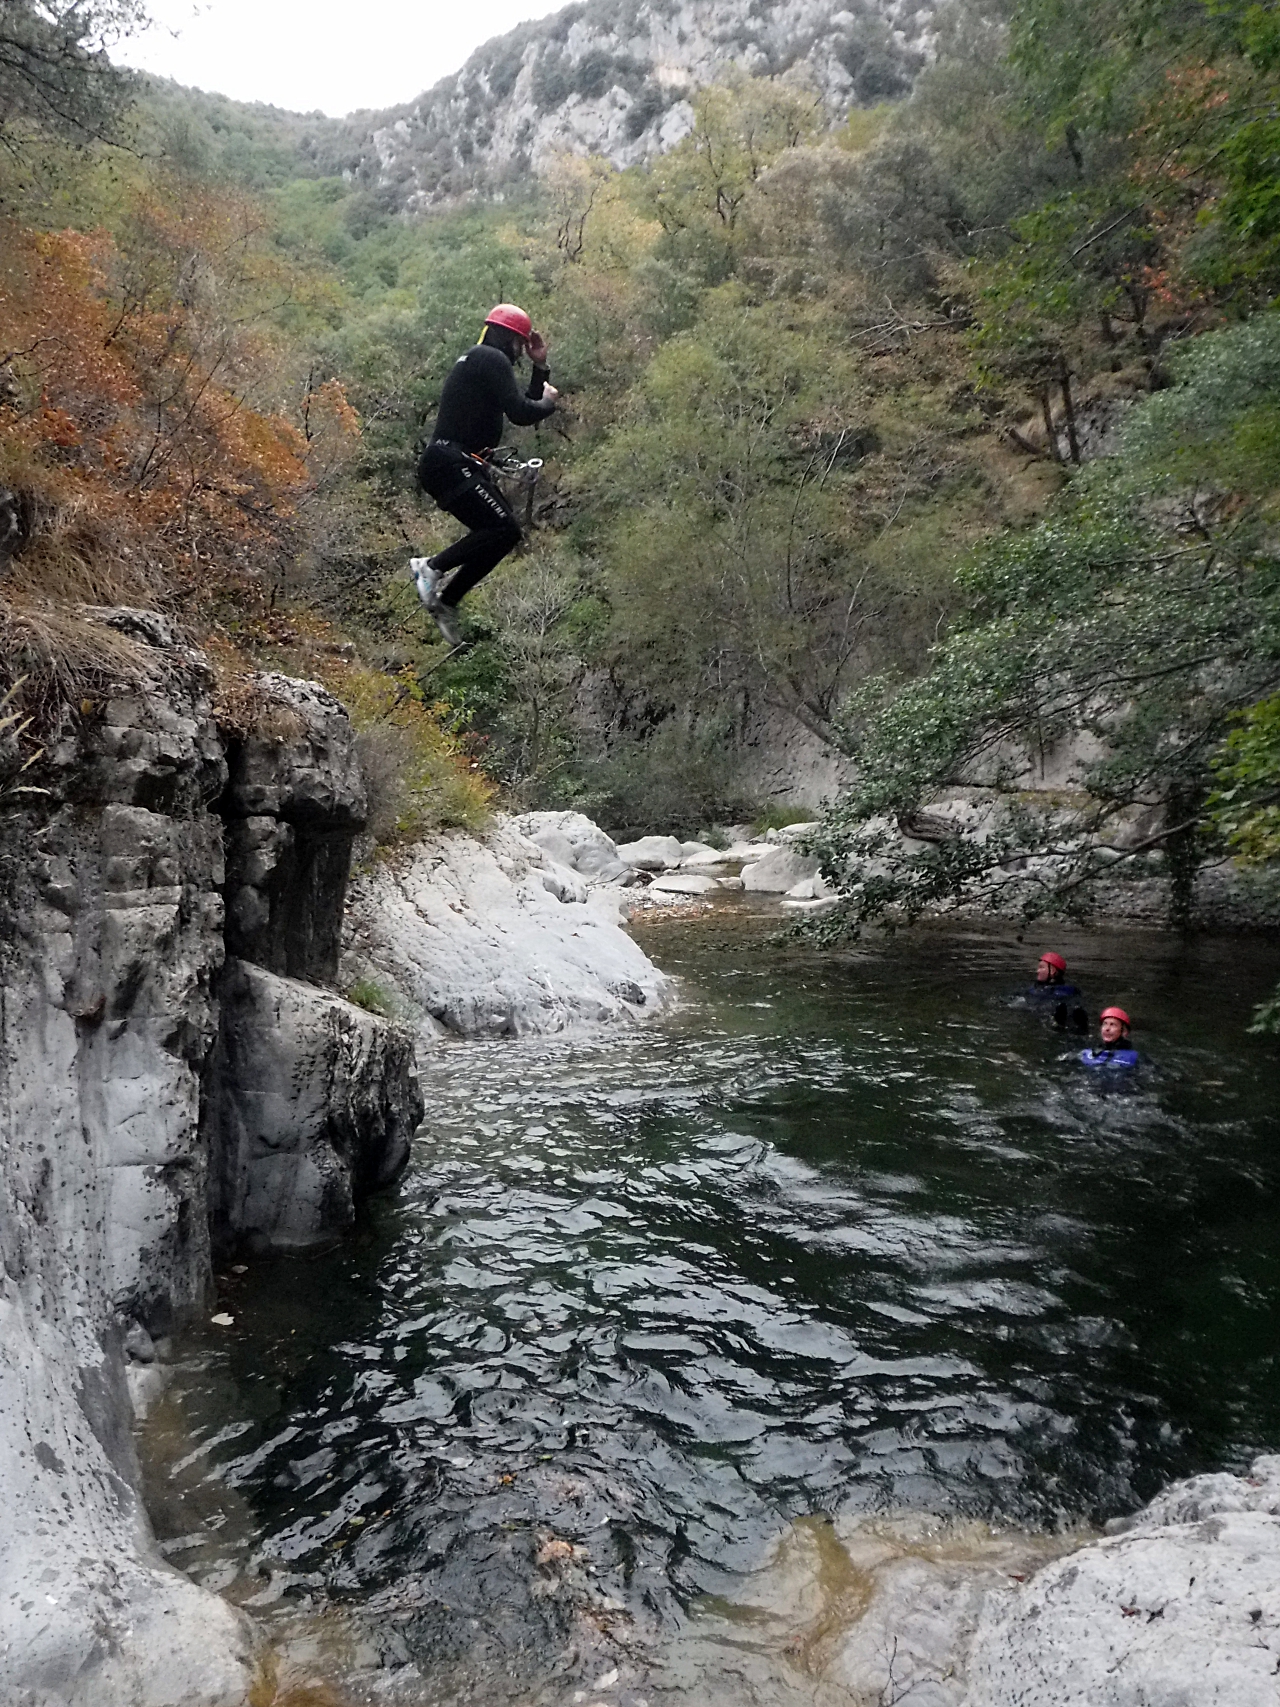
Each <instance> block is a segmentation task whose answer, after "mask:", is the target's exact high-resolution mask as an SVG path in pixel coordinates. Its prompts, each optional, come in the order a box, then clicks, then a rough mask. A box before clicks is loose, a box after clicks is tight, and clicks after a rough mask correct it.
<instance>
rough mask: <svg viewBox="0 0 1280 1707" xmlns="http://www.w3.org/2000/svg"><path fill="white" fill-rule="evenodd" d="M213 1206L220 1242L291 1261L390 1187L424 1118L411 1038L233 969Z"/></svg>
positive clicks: (214, 1123) (210, 1096)
mask: <svg viewBox="0 0 1280 1707" xmlns="http://www.w3.org/2000/svg"><path fill="white" fill-rule="evenodd" d="M206 1078H207V1090H206V1095H205V1099H204V1110H203V1129H204V1134H205V1138H206V1142H207V1144H208V1147H209V1154H210V1158H211V1167H212V1174H213V1178H212V1180H211V1187H210V1207H211V1210H212V1213H213V1218H214V1222H215V1225H216V1226H217V1227H218V1228H219V1230H220V1232H221V1236H222V1238H223V1239H224V1240H225V1241H226V1242H227V1243H233V1242H235V1241H236V1240H237V1239H238V1238H244V1239H246V1240H248V1241H249V1242H250V1243H252V1244H259V1243H261V1244H269V1245H271V1246H272V1247H274V1248H276V1249H283V1250H296V1249H299V1248H303V1247H305V1246H307V1245H312V1244H315V1243H317V1242H318V1241H321V1240H325V1239H329V1238H332V1237H333V1235H334V1234H335V1233H340V1232H343V1231H345V1230H346V1229H347V1228H348V1227H350V1225H351V1224H352V1222H353V1221H354V1220H355V1206H356V1203H357V1202H358V1201H359V1199H360V1198H361V1197H365V1196H368V1195H369V1193H370V1192H373V1191H376V1190H379V1189H380V1188H381V1187H383V1186H386V1185H389V1184H391V1182H392V1181H393V1180H394V1179H396V1177H397V1176H398V1175H399V1174H400V1172H401V1171H402V1169H403V1168H404V1165H405V1163H406V1162H407V1161H408V1159H409V1146H410V1142H411V1140H412V1138H413V1134H414V1132H415V1131H416V1130H417V1127H418V1126H419V1124H420V1123H421V1120H422V1114H423V1101H422V1092H421V1090H420V1089H419V1087H418V1080H417V1075H416V1072H415V1070H414V1039H413V1034H412V1032H411V1031H409V1030H408V1029H407V1028H406V1027H404V1026H399V1025H394V1024H391V1023H390V1022H388V1021H387V1020H385V1019H380V1018H378V1017H376V1016H375V1015H373V1014H370V1013H366V1012H365V1011H364V1010H363V1009H362V1008H358V1007H355V1006H353V1005H352V1004H351V1003H350V1002H346V1001H343V1000H342V999H341V997H339V996H335V995H332V994H331V993H329V992H327V991H324V990H318V989H315V988H314V987H313V986H311V985H309V984H302V983H299V982H298V981H297V980H295V979H292V978H280V977H278V976H276V974H274V973H271V972H267V971H264V970H263V969H262V968H261V967H258V966H251V965H248V964H247V963H245V962H244V961H234V960H233V961H231V962H229V963H228V966H227V970H226V973H225V975H224V977H223V981H222V1025H221V1028H220V1030H219V1033H218V1041H217V1046H216V1048H215V1050H214V1052H213V1055H212V1057H211V1059H210V1062H209V1070H208V1073H207V1075H206Z"/></svg>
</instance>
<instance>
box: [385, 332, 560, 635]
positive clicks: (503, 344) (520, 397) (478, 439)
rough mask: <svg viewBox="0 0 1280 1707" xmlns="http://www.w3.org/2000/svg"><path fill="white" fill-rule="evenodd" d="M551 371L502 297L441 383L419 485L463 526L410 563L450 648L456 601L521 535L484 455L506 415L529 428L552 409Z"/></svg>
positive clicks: (538, 337) (534, 336) (538, 342)
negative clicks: (526, 365)
mask: <svg viewBox="0 0 1280 1707" xmlns="http://www.w3.org/2000/svg"><path fill="white" fill-rule="evenodd" d="M526 354H527V355H528V357H529V359H530V361H531V362H532V364H533V373H532V376H531V377H530V380H529V384H528V386H527V388H526V389H525V390H524V391H521V389H520V383H519V381H518V380H517V378H516V363H517V362H518V361H519V360H520V358H521V357H522V356H523V355H526ZM549 371H550V370H549V369H548V367H547V343H546V339H545V338H544V337H543V336H542V334H541V333H540V332H535V331H534V329H533V321H532V320H531V319H530V318H529V316H528V315H527V314H526V313H525V311H524V309H523V308H517V307H516V305H515V304H514V303H513V302H500V303H498V305H497V307H496V308H491V309H490V310H489V313H488V315H487V317H486V319H485V323H484V331H483V332H482V333H481V335H480V342H479V343H478V344H473V345H472V347H471V348H470V349H469V350H468V351H467V353H466V354H465V355H464V356H462V357H461V358H460V359H459V360H458V361H456V362H455V363H454V365H453V367H452V368H451V369H450V371H449V376H448V378H447V379H446V380H445V382H444V389H443V390H442V391H441V394H440V410H439V413H438V415H437V416H436V424H435V427H434V429H433V431H432V434H431V442H430V443H429V444H428V445H427V447H426V449H425V450H424V451H423V453H422V457H421V459H420V461H419V463H418V482H419V484H420V485H421V487H422V489H423V491H424V492H426V493H427V494H428V495H429V496H430V497H431V498H433V499H434V500H435V502H436V503H437V504H438V505H439V506H440V508H441V509H442V510H446V511H447V512H448V513H449V515H451V516H454V517H455V518H456V519H457V520H458V521H460V522H461V523H462V524H463V526H464V527H466V528H467V529H468V530H469V531H468V532H467V533H465V534H463V536H462V538H461V539H459V540H456V541H455V542H454V544H452V545H450V546H447V547H446V548H445V549H444V550H443V551H441V552H437V554H436V555H435V556H434V557H415V558H413V559H412V560H411V561H410V565H409V567H410V570H411V572H412V574H413V579H414V584H415V586H416V587H417V589H418V597H419V598H420V599H421V600H422V602H423V604H424V605H425V606H426V607H427V609H428V610H429V611H430V613H431V615H432V616H433V617H434V618H435V622H436V626H437V627H438V628H439V630H440V632H441V634H443V635H444V637H445V639H446V640H447V641H448V642H449V644H450V646H460V645H461V644H462V634H461V631H460V630H459V628H458V617H457V610H458V603H459V601H460V600H461V599H463V598H464V597H465V596H466V595H467V594H468V593H469V592H470V591H471V589H472V588H473V587H474V586H476V585H477V583H478V582H480V581H482V580H483V579H484V577H485V576H486V575H487V574H488V573H489V571H490V570H491V569H495V568H497V566H498V564H499V563H501V562H502V559H503V558H504V557H506V556H507V554H508V553H509V552H511V551H514V549H515V547H516V546H517V545H518V544H519V542H520V524H519V522H518V521H517V520H516V518H515V514H514V512H513V511H512V508H511V506H510V504H508V502H507V500H506V499H505V498H504V497H503V495H502V493H501V492H500V491H499V490H498V488H497V486H496V485H495V484H494V481H493V478H492V474H491V471H490V469H489V466H488V464H487V463H486V461H485V453H486V452H489V451H493V450H496V449H497V445H498V441H499V439H500V438H501V437H502V426H503V419H504V417H505V419H506V420H508V421H512V422H514V423H515V425H516V426H518V427H529V426H532V425H534V423H535V422H537V421H545V420H546V418H547V416H548V415H550V414H551V412H552V410H553V409H554V408H555V406H556V399H557V397H558V396H559V395H560V394H559V392H558V391H557V390H556V388H555V386H553V385H549V384H548V383H547V377H548V373H549Z"/></svg>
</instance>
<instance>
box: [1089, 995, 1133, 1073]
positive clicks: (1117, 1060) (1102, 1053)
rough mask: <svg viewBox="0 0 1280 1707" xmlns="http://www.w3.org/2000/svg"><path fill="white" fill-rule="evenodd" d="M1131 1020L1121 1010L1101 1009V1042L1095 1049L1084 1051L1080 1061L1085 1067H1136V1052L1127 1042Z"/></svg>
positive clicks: (1099, 1025) (1099, 1026)
mask: <svg viewBox="0 0 1280 1707" xmlns="http://www.w3.org/2000/svg"><path fill="white" fill-rule="evenodd" d="M1132 1023H1133V1022H1132V1020H1131V1019H1130V1018H1129V1016H1128V1014H1127V1013H1126V1012H1125V1011H1124V1009H1123V1008H1103V1010H1102V1013H1101V1015H1100V1016H1099V1022H1098V1031H1099V1034H1100V1036H1101V1038H1102V1042H1101V1045H1100V1047H1099V1048H1097V1049H1085V1050H1083V1051H1082V1052H1081V1055H1080V1059H1081V1060H1082V1061H1083V1062H1084V1064H1085V1066H1086V1067H1136V1066H1137V1065H1138V1051H1137V1050H1136V1049H1135V1048H1134V1047H1133V1045H1132V1043H1130V1041H1129V1028H1130V1026H1131V1025H1132Z"/></svg>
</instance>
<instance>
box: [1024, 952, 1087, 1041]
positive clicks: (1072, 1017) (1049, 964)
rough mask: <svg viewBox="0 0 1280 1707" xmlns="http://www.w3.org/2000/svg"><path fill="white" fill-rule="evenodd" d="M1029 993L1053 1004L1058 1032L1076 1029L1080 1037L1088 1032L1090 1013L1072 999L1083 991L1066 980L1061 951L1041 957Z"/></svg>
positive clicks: (1065, 964) (1054, 1020) (1064, 964)
mask: <svg viewBox="0 0 1280 1707" xmlns="http://www.w3.org/2000/svg"><path fill="white" fill-rule="evenodd" d="M1030 993H1031V995H1032V996H1033V997H1034V998H1035V1000H1036V1001H1037V1002H1039V1001H1049V1000H1051V1001H1052V1002H1053V1003H1054V1009H1053V1023H1054V1025H1056V1026H1057V1028H1058V1030H1059V1031H1075V1032H1079V1033H1080V1035H1081V1036H1083V1035H1084V1033H1085V1032H1086V1031H1088V1029H1089V1016H1088V1014H1087V1013H1086V1012H1085V1011H1084V1009H1083V1008H1082V1007H1081V1006H1080V1003H1079V1002H1078V1001H1075V1002H1073V1001H1072V998H1073V997H1076V996H1079V994H1080V992H1079V990H1078V989H1077V988H1076V986H1075V985H1074V984H1068V983H1067V963H1066V961H1065V960H1064V959H1063V958H1062V956H1061V955H1060V954H1054V953H1053V952H1052V951H1050V952H1049V953H1047V954H1042V955H1041V956H1040V962H1039V964H1038V965H1037V967H1036V981H1035V983H1034V984H1033V985H1032V987H1031V992H1030Z"/></svg>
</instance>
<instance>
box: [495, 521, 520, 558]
mask: <svg viewBox="0 0 1280 1707" xmlns="http://www.w3.org/2000/svg"><path fill="white" fill-rule="evenodd" d="M494 536H495V540H501V542H502V549H503V551H504V552H507V551H514V550H515V548H516V546H517V545H519V543H520V541H521V539H522V538H523V535H522V533H521V531H520V523H519V522H508V523H507V525H506V526H505V527H501V528H495V529H494Z"/></svg>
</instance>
